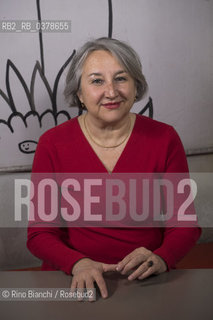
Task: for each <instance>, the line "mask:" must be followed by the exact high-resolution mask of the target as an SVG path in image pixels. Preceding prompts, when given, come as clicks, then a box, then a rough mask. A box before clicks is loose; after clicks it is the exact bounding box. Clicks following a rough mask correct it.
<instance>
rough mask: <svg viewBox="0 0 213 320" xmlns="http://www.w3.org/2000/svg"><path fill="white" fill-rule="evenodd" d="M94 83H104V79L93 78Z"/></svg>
mask: <svg viewBox="0 0 213 320" xmlns="http://www.w3.org/2000/svg"><path fill="white" fill-rule="evenodd" d="M92 83H94V84H102V83H103V80H102V79H93V80H92Z"/></svg>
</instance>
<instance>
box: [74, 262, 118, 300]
mask: <svg viewBox="0 0 213 320" xmlns="http://www.w3.org/2000/svg"><path fill="white" fill-rule="evenodd" d="M116 267H117V264H115V265H113V264H110V265H108V264H105V263H101V262H96V261H93V260H91V259H89V258H83V259H81V260H79V261H78V262H76V264H75V265H74V267H73V268H72V274H73V278H72V283H71V290H75V289H78V290H79V291H82V289H83V288H86V289H93V288H94V282H96V284H97V286H98V288H99V289H100V292H101V296H102V297H103V298H107V296H108V292H107V287H106V283H105V281H104V278H103V273H104V272H107V271H116Z"/></svg>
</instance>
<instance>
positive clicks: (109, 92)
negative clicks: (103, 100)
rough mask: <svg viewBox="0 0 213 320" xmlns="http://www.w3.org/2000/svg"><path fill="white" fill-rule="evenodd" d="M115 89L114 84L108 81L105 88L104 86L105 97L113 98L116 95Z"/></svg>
mask: <svg viewBox="0 0 213 320" xmlns="http://www.w3.org/2000/svg"><path fill="white" fill-rule="evenodd" d="M117 94H118V93H117V89H116V86H115V84H114V83H113V82H110V83H108V84H107V85H106V88H105V95H106V97H107V98H110V99H112V98H114V97H116V96H117Z"/></svg>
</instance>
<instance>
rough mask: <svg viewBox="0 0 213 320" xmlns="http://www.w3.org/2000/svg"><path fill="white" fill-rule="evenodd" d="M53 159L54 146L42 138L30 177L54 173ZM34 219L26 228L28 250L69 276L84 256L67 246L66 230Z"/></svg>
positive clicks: (52, 267) (45, 263) (44, 263)
mask: <svg viewBox="0 0 213 320" xmlns="http://www.w3.org/2000/svg"><path fill="white" fill-rule="evenodd" d="M53 157H54V146H53V145H52V144H51V143H49V141H48V140H45V138H43V137H42V138H41V139H40V141H39V144H38V147H37V150H36V154H35V157H34V162H33V169H32V176H33V175H34V174H35V175H36V174H37V173H52V172H54V170H55V168H54V164H53V161H52V159H54V158H53ZM35 217H36V218H35V221H34V222H30V223H29V226H28V239H27V247H28V249H29V250H30V251H31V252H32V254H34V255H35V256H36V257H38V258H39V259H41V260H43V265H45V266H47V265H48V266H49V267H50V269H56V270H63V271H64V272H65V273H67V274H71V270H72V267H73V265H74V264H75V262H77V261H78V260H79V259H81V258H84V257H85V256H84V255H83V254H81V253H80V252H77V251H76V250H73V249H72V248H70V247H69V246H68V244H67V242H66V237H67V229H66V228H61V227H59V226H58V225H57V226H55V227H51V224H50V223H45V222H43V221H42V223H41V221H40V220H38V218H37V215H36V214H35Z"/></svg>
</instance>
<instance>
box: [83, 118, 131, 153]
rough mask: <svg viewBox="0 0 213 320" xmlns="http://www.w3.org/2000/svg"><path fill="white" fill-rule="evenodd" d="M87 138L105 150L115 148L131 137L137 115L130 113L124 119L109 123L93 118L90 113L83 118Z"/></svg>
mask: <svg viewBox="0 0 213 320" xmlns="http://www.w3.org/2000/svg"><path fill="white" fill-rule="evenodd" d="M81 117H82V118H81V127H82V125H83V127H84V131H85V133H86V134H87V137H88V138H89V139H90V140H92V142H93V143H95V144H96V145H99V146H100V147H103V148H115V147H117V146H119V145H121V144H122V143H124V142H125V141H126V140H127V138H128V137H129V136H130V134H131V131H132V128H133V126H134V122H135V117H136V116H135V114H133V113H128V114H127V115H125V117H123V119H121V120H119V121H117V122H113V123H108V122H105V121H100V120H99V119H96V118H94V117H92V116H91V115H90V114H89V113H86V114H84V115H82V116H81Z"/></svg>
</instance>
